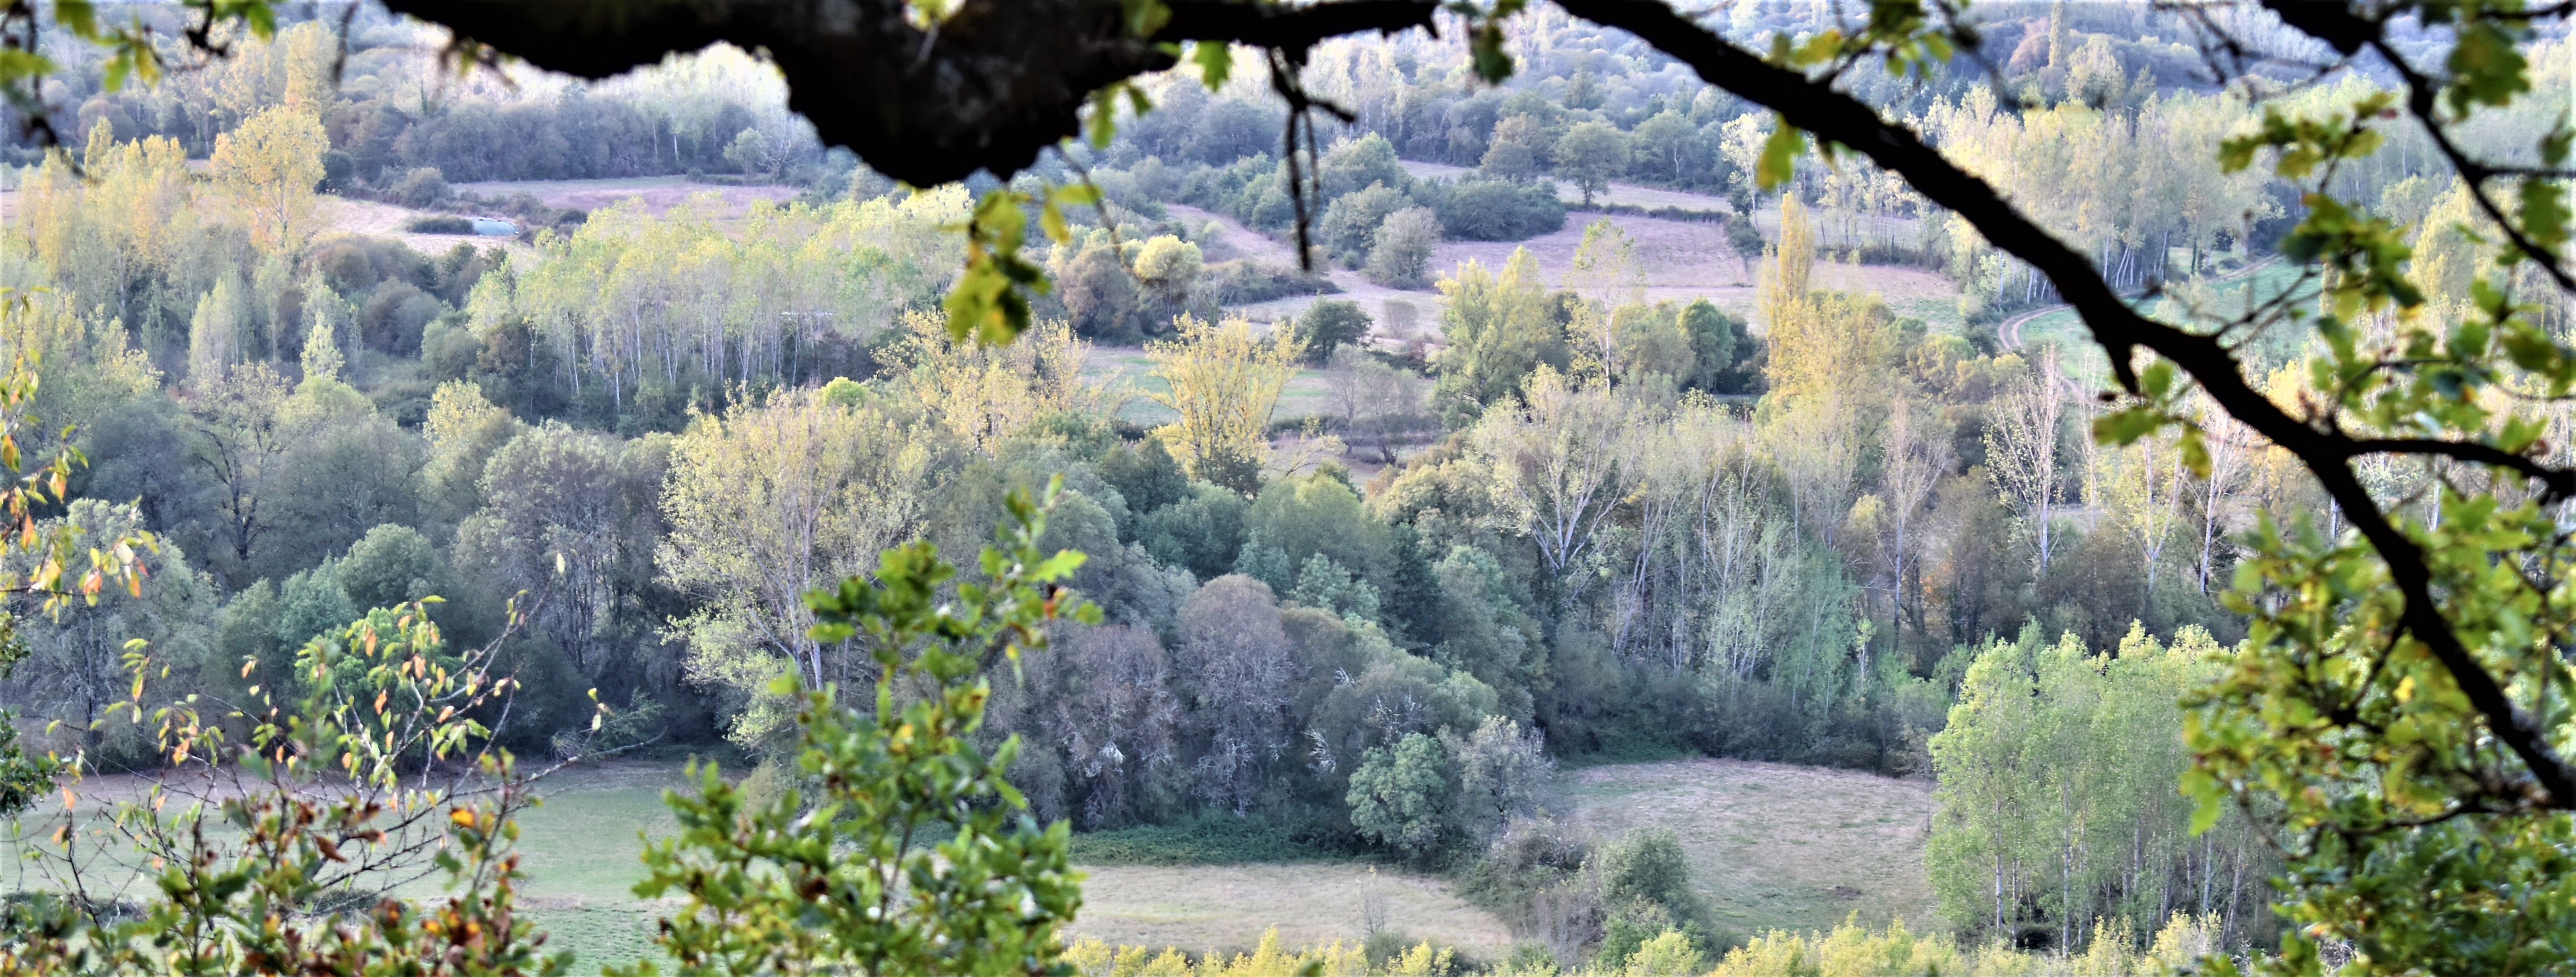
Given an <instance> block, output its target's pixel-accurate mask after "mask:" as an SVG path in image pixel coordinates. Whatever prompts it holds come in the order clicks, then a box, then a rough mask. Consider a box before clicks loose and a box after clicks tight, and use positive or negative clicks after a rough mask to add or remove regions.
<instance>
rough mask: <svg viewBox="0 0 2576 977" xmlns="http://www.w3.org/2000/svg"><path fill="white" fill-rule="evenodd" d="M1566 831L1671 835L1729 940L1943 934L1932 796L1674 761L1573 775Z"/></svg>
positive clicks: (1771, 766) (1919, 790) (1902, 783)
mask: <svg viewBox="0 0 2576 977" xmlns="http://www.w3.org/2000/svg"><path fill="white" fill-rule="evenodd" d="M1563 789H1564V791H1565V794H1564V800H1565V801H1566V802H1567V803H1568V804H1569V807H1570V810H1571V812H1572V813H1571V814H1570V816H1569V820H1571V821H1573V822H1574V823H1575V824H1578V825H1580V826H1582V827H1584V828H1586V829H1588V830H1590V831H1591V832H1592V833H1593V834H1594V835H1595V836H1596V837H1597V838H1599V839H1600V840H1603V841H1607V840H1610V839H1613V838H1616V837H1618V836H1620V835H1622V834H1625V833H1627V832H1628V831H1631V830H1634V829H1639V828H1661V829H1664V830H1668V831H1671V832H1672V833H1673V834H1674V835H1675V836H1676V838H1677V839H1678V840H1679V841H1680V842H1681V845H1682V850H1683V851H1684V852H1685V853H1687V854H1688V855H1689V857H1690V861H1691V882H1692V884H1693V886H1694V887H1696V888H1697V889H1698V890H1699V894H1700V897H1701V898H1702V899H1705V900H1707V901H1708V904H1709V908H1710V910H1711V911H1712V912H1713V913H1714V915H1715V916H1716V922H1717V924H1718V925H1719V927H1720V928H1721V929H1722V930H1723V931H1724V932H1723V933H1722V934H1721V935H1725V936H1735V937H1744V936H1750V935H1753V934H1756V933H1760V932H1763V931H1766V930H1770V929H1775V928H1776V929H1787V930H1799V931H1803V930H1810V929H1815V930H1825V929H1831V928H1832V927H1833V926H1834V924H1836V923H1840V922H1842V921H1843V920H1844V919H1845V918H1846V917H1848V916H1850V915H1852V914H1854V913H1858V914H1859V917H1860V921H1861V923H1862V924H1863V925H1866V926H1885V925H1886V924H1887V922H1888V921H1889V920H1890V919H1898V920H1903V921H1904V923H1905V925H1906V926H1908V927H1910V928H1912V929H1913V930H1914V931H1915V932H1930V931H1932V930H1933V929H1934V928H1935V927H1936V926H1937V920H1936V919H1935V917H1934V915H1933V910H1934V904H1933V897H1932V883H1931V879H1930V877H1929V876H1928V875H1927V874H1926V873H1925V870H1924V865H1923V851H1924V843H1925V841H1926V840H1927V838H1928V833H1927V829H1928V828H1929V826H1930V824H1931V820H1930V819H1931V815H1932V785H1931V784H1930V783H1929V782H1925V781H1918V780H1899V779H1895V778H1890V777H1879V776H1874V775H1871V774H1866V773H1860V772H1857V771H1851V770H1833V769H1827V768H1822V767H1800V766H1791V765H1788V764H1780V763H1755V762H1750V761H1744V760H1676V761H1671V762H1665V763H1634V764H1621V765H1617V766H1606V767H1593V768H1590V769H1585V770H1576V771H1571V772H1569V773H1567V774H1566V776H1565V778H1564V784H1563Z"/></svg>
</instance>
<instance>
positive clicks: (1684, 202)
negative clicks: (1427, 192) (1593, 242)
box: [1403, 160, 1735, 214]
mask: <svg viewBox="0 0 2576 977" xmlns="http://www.w3.org/2000/svg"><path fill="white" fill-rule="evenodd" d="M1403 166H1404V171H1405V172H1406V173H1410V174H1413V176H1414V178H1415V179H1421V180H1455V179H1457V178H1459V177H1462V176H1467V175H1469V174H1472V173H1474V172H1476V171H1475V169H1474V168H1472V167H1466V166H1452V165H1450V164H1448V163H1430V162H1423V161H1420V160H1405V161H1404V163H1403ZM1555 183H1556V197H1557V199H1559V200H1563V201H1565V202H1566V203H1569V204H1574V203H1580V202H1582V200H1583V191H1582V190H1581V189H1579V188H1577V187H1575V186H1574V185H1573V184H1570V183H1566V182H1565V181H1562V180H1558V181H1555ZM1592 199H1593V200H1594V202H1596V203H1605V204H1610V205H1612V206H1618V207H1643V208H1647V209H1649V210H1651V209H1655V208H1660V207H1672V208H1675V209H1679V210H1695V211H1700V212H1703V213H1710V214H1731V213H1734V212H1735V208H1734V207H1731V206H1729V205H1728V204H1727V202H1726V198H1724V197H1715V196H1710V195H1708V194H1703V193H1686V192H1684V191H1680V190H1659V189H1656V188H1654V187H1644V186H1638V185H1637V184H1634V183H1620V182H1618V181H1615V180H1614V181H1612V182H1611V184H1610V189H1609V191H1608V192H1606V193H1599V194H1594V195H1593V197H1592Z"/></svg>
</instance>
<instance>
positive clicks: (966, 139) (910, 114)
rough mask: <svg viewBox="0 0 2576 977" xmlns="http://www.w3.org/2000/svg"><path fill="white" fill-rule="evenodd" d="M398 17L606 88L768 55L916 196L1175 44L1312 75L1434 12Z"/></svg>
mask: <svg viewBox="0 0 2576 977" xmlns="http://www.w3.org/2000/svg"><path fill="white" fill-rule="evenodd" d="M386 6H388V7H390V8H392V9H393V10H396V11H398V12H401V13H405V14H410V15H412V16H414V17H419V18H421V19H424V20H429V21H433V22H436V23H439V24H443V25H445V26H447V27H448V28H450V29H452V30H454V31H455V32H456V33H457V34H458V35H460V36H462V37H465V38H471V39H472V40H473V41H475V42H476V43H479V44H483V45H486V46H489V47H491V48H493V49H495V50H499V51H501V52H504V53H507V54H510V55H513V56H516V57H518V58H521V59H524V60H526V61H527V62H528V63H530V64H533V65H536V66H537V67H540V68H545V69H548V70H552V71H560V72H564V73H567V74H573V75H579V76H581V77H584V78H605V77H608V76H610V75H614V74H618V73H621V72H624V71H628V70H631V69H634V68H636V67H639V66H643V65H651V64H657V63H660V62H661V60H662V59H663V57H664V56H666V55H669V54H672V53H675V52H688V51H695V50H698V49H700V48H703V47H706V46H707V45H709V44H713V43H715V42H717V41H725V42H729V43H732V44H734V45H736V46H739V47H742V48H745V49H749V50H760V51H766V52H768V54H769V56H770V58H771V59H772V60H774V61H775V62H776V63H777V64H778V68H779V70H780V71H781V72H782V73H784V74H785V75H786V76H787V86H788V102H787V104H788V107H789V108H792V109H794V110H795V111H796V112H797V113H798V114H801V115H803V116H804V117H805V118H806V119H808V120H810V121H812V122H813V123H814V129H815V132H816V133H817V134H818V135H819V136H821V138H822V140H823V142H824V143H825V144H827V145H836V146H846V147H849V149H850V150H851V151H852V152H855V153H857V154H858V156H859V158H860V159H863V160H866V161H867V164H868V165H869V166H870V167H872V168H874V169H875V170H876V171H877V172H879V173H883V174H885V175H887V176H890V177H893V178H895V179H898V180H902V181H904V182H906V183H910V184H913V185H915V186H932V185H935V184H940V183H947V182H950V181H953V180H959V179H964V178H965V177H967V176H969V175H972V174H974V173H975V172H976V171H978V170H984V171H989V172H992V173H994V174H997V175H1005V176H1007V175H1009V174H1013V173H1017V172H1019V171H1020V170H1023V169H1026V168H1027V167H1028V166H1029V165H1030V164H1032V163H1034V162H1036V160H1037V156H1038V153H1039V152H1041V151H1043V150H1045V149H1046V148H1047V147H1049V146H1053V145H1055V144H1057V143H1059V142H1062V141H1063V140H1065V139H1068V138H1072V137H1073V136H1074V135H1076V134H1077V133H1078V132H1079V131H1080V128H1081V112H1082V107H1083V105H1084V104H1085V103H1086V102H1087V101H1088V100H1089V99H1090V98H1091V94H1092V93H1093V92H1095V91H1098V90H1099V89H1101V88H1103V87H1106V86H1108V85H1111V84H1114V83H1116V82H1120V81H1124V80H1126V79H1129V78H1133V77H1135V76H1137V75H1140V74H1145V73H1148V72H1153V71H1161V70H1163V69H1165V68H1169V67H1171V66H1172V64H1173V62H1174V59H1173V57H1172V55H1171V54H1170V53H1169V51H1167V50H1166V45H1165V44H1164V43H1162V42H1169V41H1181V40H1210V41H1236V42H1241V43H1244V44H1251V45H1255V46H1259V47H1268V48H1274V49H1279V50H1283V51H1287V52H1290V53H1291V54H1293V55H1294V56H1295V57H1296V58H1297V59H1299V60H1302V59H1303V57H1304V55H1305V52H1306V50H1307V49H1308V48H1311V47H1313V46H1314V45H1315V44H1316V43H1317V42H1318V41H1321V40H1323V39H1324V38H1328V37H1335V36H1339V35H1343V34H1352V33H1359V32H1363V31H1370V30H1376V31H1398V30H1404V29H1407V28H1412V27H1429V26H1430V25H1431V22H1432V15H1433V14H1434V13H1435V12H1436V11H1438V9H1439V6H1438V4H1436V3H1432V2H1428V0H1341V2H1333V3H1317V4H1309V5H1305V6H1298V7H1289V6H1283V5H1279V4H1274V3H1240V2H1226V0H1178V2H1172V3H1170V4H1169V6H1170V8H1171V12H1172V16H1171V19H1170V20H1169V21H1167V22H1166V23H1165V24H1164V26H1163V27H1162V28H1161V30H1160V31H1159V32H1157V33H1156V34H1155V35H1154V36H1153V37H1150V38H1145V37H1137V36H1135V35H1133V34H1132V33H1131V32H1130V29H1129V26H1128V21H1127V12H1126V7H1125V6H1124V5H1123V4H1121V3H1120V2H1119V0H966V2H965V3H964V4H962V5H960V6H959V7H958V8H957V9H956V11H955V12H954V13H953V14H951V15H950V16H949V17H948V18H947V19H946V20H944V21H941V22H940V23H938V24H937V25H935V26H933V27H930V28H928V29H924V28H921V27H916V26H914V24H913V23H912V21H911V20H910V19H908V16H907V15H908V14H909V12H910V11H909V8H908V7H907V6H906V4H905V3H904V2H903V0H544V2H534V3H531V2H523V0H389V2H388V3H387V4H386Z"/></svg>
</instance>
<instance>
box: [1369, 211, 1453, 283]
mask: <svg viewBox="0 0 2576 977" xmlns="http://www.w3.org/2000/svg"><path fill="white" fill-rule="evenodd" d="M1438 243H1440V218H1439V217H1438V215H1435V214H1433V213H1432V212H1431V210H1430V208H1427V207H1410V208H1406V209H1404V210H1399V211H1396V212H1395V213H1393V214H1390V215H1388V216H1387V219H1386V221H1385V223H1383V224H1380V225H1379V226H1378V229H1377V236H1376V238H1375V240H1374V241H1373V242H1372V243H1371V245H1370V247H1369V256H1368V277H1369V280H1370V281H1373V282H1376V283H1378V284H1380V285H1384V286H1387V287H1388V288H1421V287H1422V286H1423V283H1424V281H1425V280H1426V279H1427V278H1428V277H1429V276H1430V272H1431V247H1432V246H1433V245H1435V244H1438Z"/></svg>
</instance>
